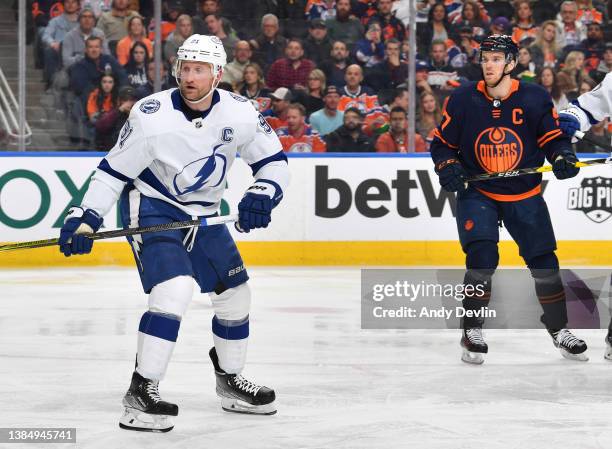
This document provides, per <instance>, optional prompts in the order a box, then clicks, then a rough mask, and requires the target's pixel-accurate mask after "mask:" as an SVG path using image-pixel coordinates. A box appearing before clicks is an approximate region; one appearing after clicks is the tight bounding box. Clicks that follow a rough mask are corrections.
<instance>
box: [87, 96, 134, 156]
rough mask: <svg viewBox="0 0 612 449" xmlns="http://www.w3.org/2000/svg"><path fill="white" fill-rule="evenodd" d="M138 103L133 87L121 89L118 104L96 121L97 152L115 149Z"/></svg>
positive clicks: (95, 141) (95, 140) (95, 142)
mask: <svg viewBox="0 0 612 449" xmlns="http://www.w3.org/2000/svg"><path fill="white" fill-rule="evenodd" d="M136 101H138V97H137V96H136V91H135V90H134V88H133V87H131V86H123V87H122V88H120V89H119V93H118V95H117V104H115V105H113V107H112V108H111V109H110V110H109V111H106V112H103V113H101V114H100V116H99V117H98V119H97V120H96V123H95V130H96V135H95V139H94V144H95V149H96V151H108V150H110V149H111V148H112V147H113V145H114V144H115V142H116V141H117V138H118V137H119V132H120V131H121V128H122V127H123V125H124V124H125V122H126V120H127V119H128V117H129V115H130V111H131V110H132V106H134V103H136Z"/></svg>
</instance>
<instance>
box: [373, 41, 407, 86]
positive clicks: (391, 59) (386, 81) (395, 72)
mask: <svg viewBox="0 0 612 449" xmlns="http://www.w3.org/2000/svg"><path fill="white" fill-rule="evenodd" d="M407 78H408V64H407V63H405V62H404V61H402V60H401V59H400V42H399V41H398V40H397V39H395V38H391V39H389V40H387V41H386V42H385V59H384V61H383V62H382V63H380V64H377V65H375V66H374V67H372V68H371V69H370V70H366V83H367V84H368V85H369V86H371V87H372V89H374V91H376V92H378V91H380V90H382V89H385V88H393V89H395V88H396V87H397V86H399V85H400V84H402V83H405V82H406V79H407Z"/></svg>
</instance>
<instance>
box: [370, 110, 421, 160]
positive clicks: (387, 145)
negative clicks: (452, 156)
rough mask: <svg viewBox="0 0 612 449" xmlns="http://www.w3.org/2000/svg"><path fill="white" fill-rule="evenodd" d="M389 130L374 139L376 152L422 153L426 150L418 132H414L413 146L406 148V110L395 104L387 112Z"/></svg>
mask: <svg viewBox="0 0 612 449" xmlns="http://www.w3.org/2000/svg"><path fill="white" fill-rule="evenodd" d="M389 117H390V120H389V121H390V125H391V126H390V127H389V131H387V132H386V133H384V134H381V135H380V136H379V137H378V139H377V140H376V145H375V148H376V152H378V153H413V152H414V153H424V152H426V151H427V149H426V146H425V140H423V137H422V136H421V135H420V134H415V136H414V137H415V139H414V145H415V148H414V149H411V148H408V117H407V115H406V110H405V109H404V108H402V107H400V106H395V107H393V108H392V109H391V112H389Z"/></svg>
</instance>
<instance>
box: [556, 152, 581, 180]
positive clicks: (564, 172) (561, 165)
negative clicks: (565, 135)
mask: <svg viewBox="0 0 612 449" xmlns="http://www.w3.org/2000/svg"><path fill="white" fill-rule="evenodd" d="M576 162H578V158H577V157H576V155H575V154H574V152H573V151H572V150H570V149H565V150H562V151H560V152H559V153H557V154H556V155H555V159H554V161H553V164H552V166H553V173H554V174H555V176H556V177H557V179H567V178H573V177H574V176H576V175H577V174H578V172H579V171H580V168H579V167H576V166H575V164H576Z"/></svg>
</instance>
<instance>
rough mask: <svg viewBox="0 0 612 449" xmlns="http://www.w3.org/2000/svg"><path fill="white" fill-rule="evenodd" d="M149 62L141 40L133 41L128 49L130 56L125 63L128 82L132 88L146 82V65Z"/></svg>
mask: <svg viewBox="0 0 612 449" xmlns="http://www.w3.org/2000/svg"><path fill="white" fill-rule="evenodd" d="M148 64H149V53H148V51H147V47H146V45H145V44H143V43H142V42H134V45H133V46H132V49H131V50H130V57H129V59H128V62H127V64H126V65H125V72H126V73H127V77H128V82H129V83H130V86H132V87H133V88H134V89H138V88H139V87H140V86H144V85H145V84H147V82H148V80H147V66H148Z"/></svg>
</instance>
